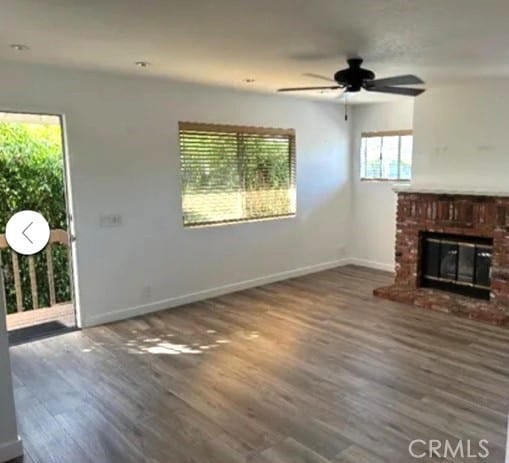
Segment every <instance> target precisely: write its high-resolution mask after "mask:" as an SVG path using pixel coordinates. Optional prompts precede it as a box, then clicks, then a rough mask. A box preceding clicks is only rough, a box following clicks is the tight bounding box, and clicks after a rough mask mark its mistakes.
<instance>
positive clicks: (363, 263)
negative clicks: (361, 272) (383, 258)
mask: <svg viewBox="0 0 509 463" xmlns="http://www.w3.org/2000/svg"><path fill="white" fill-rule="evenodd" d="M348 263H349V264H350V265H359V266H360V267H368V268H372V269H375V270H383V271H385V272H392V273H393V272H394V264H386V263H384V262H376V261H374V260H368V259H358V258H356V257H351V258H349V259H348Z"/></svg>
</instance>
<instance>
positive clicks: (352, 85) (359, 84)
mask: <svg viewBox="0 0 509 463" xmlns="http://www.w3.org/2000/svg"><path fill="white" fill-rule="evenodd" d="M347 62H348V66H349V67H348V68H347V69H342V70H341V71H338V72H336V74H334V80H335V81H336V82H337V83H338V84H339V85H344V86H345V87H346V88H347V90H348V91H349V92H360V90H361V89H362V88H363V83H364V82H365V81H369V80H373V79H374V78H375V73H374V72H373V71H370V70H369V69H363V68H361V64H362V59H360V58H350V59H349V60H348V61H347Z"/></svg>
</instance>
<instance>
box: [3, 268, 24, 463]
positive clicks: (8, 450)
mask: <svg viewBox="0 0 509 463" xmlns="http://www.w3.org/2000/svg"><path fill="white" fill-rule="evenodd" d="M4 313H5V299H4V291H3V279H2V275H0V462H3V461H8V460H11V459H13V458H16V457H18V456H20V455H21V453H22V445H21V441H20V440H19V438H18V431H17V426H16V416H15V414H14V397H13V393H12V378H11V364H10V359H9V345H8V339H7V330H6V327H5V316H4Z"/></svg>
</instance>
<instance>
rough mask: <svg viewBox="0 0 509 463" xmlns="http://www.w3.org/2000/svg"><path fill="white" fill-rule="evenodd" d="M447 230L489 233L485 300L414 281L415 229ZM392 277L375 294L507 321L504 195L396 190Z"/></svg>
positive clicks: (508, 231)
mask: <svg viewBox="0 0 509 463" xmlns="http://www.w3.org/2000/svg"><path fill="white" fill-rule="evenodd" d="M423 232H435V233H447V234H454V235H466V236H473V237H482V238H491V239H493V255H492V273H491V287H490V300H489V301H483V300H479V299H474V298H470V297H465V296H461V295H457V294H453V293H449V292H445V291H440V290H436V289H430V288H422V287H420V280H421V278H420V268H421V265H420V263H421V260H420V259H421V249H420V247H421V235H422V233H423ZM395 271H396V277H395V282H394V284H393V285H391V286H388V287H383V288H378V289H376V290H375V291H374V294H375V296H379V297H382V298H385V299H390V300H393V301H398V302H404V303H409V304H413V305H416V306H418V307H425V308H428V309H433V310H440V311H444V312H451V313H454V314H458V315H461V316H466V317H469V318H473V319H478V320H483V321H488V322H491V323H495V324H505V323H507V322H508V321H509V197H495V196H477V195H459V194H454V195H449V194H433V193H415V192H412V193H403V192H400V193H398V210H397V226H396V268H395Z"/></svg>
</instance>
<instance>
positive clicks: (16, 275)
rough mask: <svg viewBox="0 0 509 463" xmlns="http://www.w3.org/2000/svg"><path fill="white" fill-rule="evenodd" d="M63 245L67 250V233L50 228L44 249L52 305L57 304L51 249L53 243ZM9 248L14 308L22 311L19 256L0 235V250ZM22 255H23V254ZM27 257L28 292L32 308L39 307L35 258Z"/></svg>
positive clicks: (68, 245)
mask: <svg viewBox="0 0 509 463" xmlns="http://www.w3.org/2000/svg"><path fill="white" fill-rule="evenodd" d="M57 244H58V245H63V246H65V247H66V248H67V252H69V247H70V241H69V234H68V233H67V232H66V231H65V230H61V229H55V230H51V233H50V238H49V242H48V245H47V246H46V248H45V249H44V251H43V252H44V253H45V255H46V267H47V279H48V288H49V303H50V306H51V307H53V306H54V305H56V304H57V299H56V291H55V274H54V266H53V254H52V249H53V246H54V245H57ZM4 249H9V250H10V255H11V259H12V272H13V280H14V289H15V295H16V310H17V311H18V312H23V311H24V310H25V309H26V308H25V307H24V304H23V287H22V284H21V281H22V279H21V271H20V261H19V259H20V256H19V255H18V253H16V252H15V251H13V250H12V249H10V248H9V245H8V244H7V240H6V239H5V235H0V250H4ZM23 257H24V256H23ZM26 258H27V259H28V273H29V278H30V292H31V296H32V301H33V302H32V305H33V306H32V309H38V308H39V290H38V287H37V275H36V271H35V260H34V256H27V257H26ZM0 267H2V262H1V256H0Z"/></svg>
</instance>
